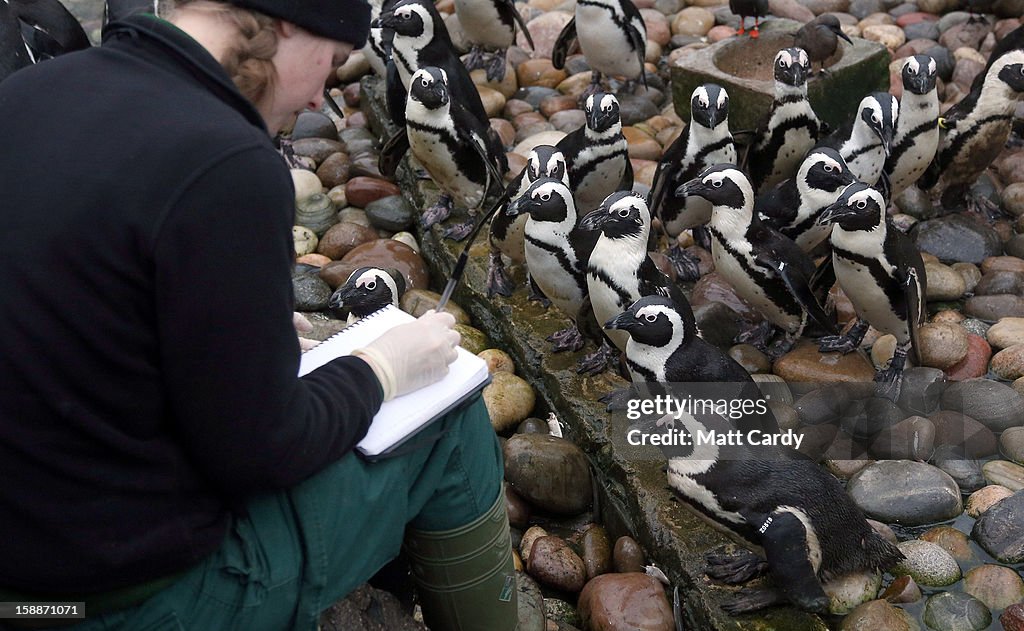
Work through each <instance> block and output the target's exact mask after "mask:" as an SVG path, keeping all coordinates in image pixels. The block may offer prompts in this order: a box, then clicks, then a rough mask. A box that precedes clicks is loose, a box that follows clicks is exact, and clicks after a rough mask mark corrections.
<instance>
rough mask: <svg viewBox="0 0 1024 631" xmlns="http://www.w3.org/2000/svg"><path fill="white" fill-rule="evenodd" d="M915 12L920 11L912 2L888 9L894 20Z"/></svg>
mask: <svg viewBox="0 0 1024 631" xmlns="http://www.w3.org/2000/svg"><path fill="white" fill-rule="evenodd" d="M917 11H920V9H918V8H917V5H916V4H914V3H913V2H904V3H902V4H898V5H896V6H894V7H893V8H892V9H890V10H889V15H891V16H892V17H894V18H898V17H900V16H902V15H906V14H908V13H915V12H917Z"/></svg>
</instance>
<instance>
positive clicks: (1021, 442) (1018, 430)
mask: <svg viewBox="0 0 1024 631" xmlns="http://www.w3.org/2000/svg"><path fill="white" fill-rule="evenodd" d="M999 450H1000V452H1001V453H1002V454H1003V455H1004V456H1006V457H1007V458H1009V459H1010V460H1012V461H1014V462H1016V463H1017V464H1024V427H1011V428H1009V429H1007V430H1006V431H1004V432H1003V433H1002V435H1000V436H999Z"/></svg>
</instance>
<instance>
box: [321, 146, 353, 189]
mask: <svg viewBox="0 0 1024 631" xmlns="http://www.w3.org/2000/svg"><path fill="white" fill-rule="evenodd" d="M351 175H352V160H350V159H349V157H348V155H347V154H344V153H332V154H331V155H329V156H327V158H326V159H325V160H324V161H323V162H322V163H321V164H320V166H319V167H317V170H316V176H317V177H318V178H320V181H321V182H323V185H324V188H328V189H330V188H334V187H335V186H340V185H342V184H344V183H345V182H348V179H349V177H350V176H351Z"/></svg>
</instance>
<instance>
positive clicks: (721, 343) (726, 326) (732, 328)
mask: <svg viewBox="0 0 1024 631" xmlns="http://www.w3.org/2000/svg"><path fill="white" fill-rule="evenodd" d="M693 316H694V318H695V319H696V321H697V326H698V327H699V328H700V332H701V337H703V338H704V340H705V341H706V342H708V343H709V344H713V345H715V346H717V347H718V348H720V349H722V350H728V348H729V347H730V346H732V341H733V339H735V338H736V336H737V335H739V332H740V326H741V324H742V322H743V320H742V318H740V315H739V314H738V313H736V312H735V311H733V310H732V309H730V308H729V307H727V306H725V305H724V304H722V303H720V302H708V303H705V304H702V305H700V306H698V307H696V308H695V309H694V310H693Z"/></svg>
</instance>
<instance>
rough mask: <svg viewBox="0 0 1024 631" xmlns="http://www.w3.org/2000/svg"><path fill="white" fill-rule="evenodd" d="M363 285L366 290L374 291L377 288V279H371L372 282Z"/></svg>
mask: <svg viewBox="0 0 1024 631" xmlns="http://www.w3.org/2000/svg"><path fill="white" fill-rule="evenodd" d="M363 287H365V288H366V291H373V290H374V289H376V288H377V279H373V280H371V281H370V282H368V283H366V284H365V285H363Z"/></svg>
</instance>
